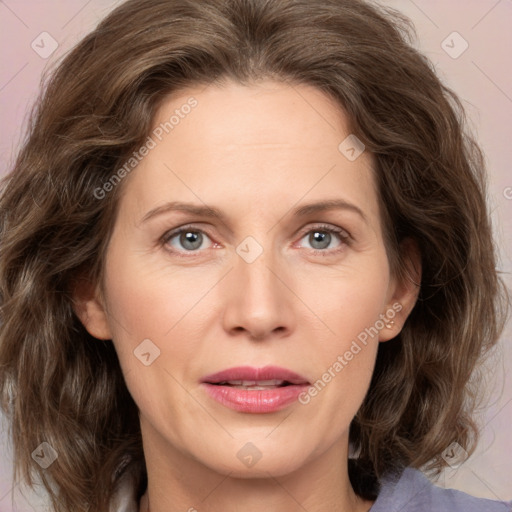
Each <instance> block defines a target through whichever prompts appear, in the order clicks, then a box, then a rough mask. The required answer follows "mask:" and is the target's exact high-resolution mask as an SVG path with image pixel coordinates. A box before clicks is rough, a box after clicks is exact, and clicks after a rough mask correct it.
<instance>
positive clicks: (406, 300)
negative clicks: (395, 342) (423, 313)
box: [379, 238, 422, 341]
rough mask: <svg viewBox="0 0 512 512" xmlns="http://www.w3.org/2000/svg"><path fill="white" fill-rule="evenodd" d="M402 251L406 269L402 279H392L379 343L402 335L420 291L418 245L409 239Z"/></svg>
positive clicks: (404, 243)
mask: <svg viewBox="0 0 512 512" xmlns="http://www.w3.org/2000/svg"><path fill="white" fill-rule="evenodd" d="M400 251H401V254H402V259H403V261H404V262H405V269H403V270H404V271H403V272H401V275H402V277H398V276H396V277H393V278H392V279H391V282H390V289H389V295H390V296H389V299H388V303H387V304H386V310H385V311H383V312H382V315H381V318H382V319H383V322H384V328H383V329H381V330H380V333H379V341H388V340H390V339H392V338H394V337H395V336H397V335H398V334H399V333H400V331H401V330H402V328H403V326H404V324H405V321H406V320H407V317H408V316H409V314H410V313H411V311H412V309H413V308H414V305H415V304H416V301H417V299H418V294H419V291H420V284H421V270H422V269H421V253H420V250H419V248H418V244H417V243H416V241H415V240H413V239H412V238H407V239H405V240H403V241H402V243H401V244H400Z"/></svg>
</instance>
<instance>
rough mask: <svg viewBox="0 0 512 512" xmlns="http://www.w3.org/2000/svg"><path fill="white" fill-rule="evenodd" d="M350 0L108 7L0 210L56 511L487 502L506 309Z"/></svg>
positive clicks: (437, 142)
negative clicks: (463, 462)
mask: <svg viewBox="0 0 512 512" xmlns="http://www.w3.org/2000/svg"><path fill="white" fill-rule="evenodd" d="M407 33H408V32H407V21H406V19H404V18H403V17H401V16H399V15H398V14H397V13H392V12H391V11H389V12H386V11H385V10H383V9H378V8H376V7H373V6H371V5H369V4H366V3H362V2H360V1H358V0H330V1H324V0H323V1H311V0H308V1H307V2H306V1H299V0H293V1H285V0H272V1H262V0H258V1H256V0H206V1H201V2H199V1H193V0H173V1H169V0H151V1H149V0H130V1H128V2H126V3H124V4H122V5H121V6H119V7H118V8H116V9H115V10H114V11H113V12H112V13H111V14H110V15H109V16H108V17H107V18H106V19H105V20H104V21H103V22H102V23H101V24H100V25H99V27H98V28H97V29H96V30H95V31H94V32H92V33H91V34H90V35H88V36H87V37H86V38H85V39H84V40H83V41H82V42H81V43H80V44H79V45H78V46H77V47H76V48H75V49H74V50H73V51H72V52H71V53H70V54H69V55H68V57H67V58H66V59H65V60H64V61H63V62H62V64H61V65H60V66H59V68H58V70H57V72H56V73H55V75H54V76H53V77H52V79H51V81H50V82H49V84H48V86H47V89H46V91H45V95H44V96H43V98H42V99H41V102H40V105H39V108H38V110H37V113H36V116H35V119H34V122H33V126H32V129H31V133H30V136H29V138H28V139H27V142H26V144H25V146H24V147H23V149H22V151H21V152H20V155H19V157H18V159H17V162H16V164H15V167H14V169H13V171H12V173H11V174H10V175H9V176H8V177H7V178H6V180H5V183H4V189H3V191H2V196H1V199H0V204H1V212H2V214H1V244H0V251H1V270H0V287H1V288H0V290H1V297H2V326H1V338H0V362H1V366H2V374H1V380H0V385H1V389H2V396H3V408H4V409H5V411H6V412H7V413H8V414H9V415H10V418H11V425H12V435H13V441H14V450H15V456H16V464H17V468H18V469H19V471H20V475H21V476H22V477H23V478H24V479H26V480H27V481H30V473H31V471H36V472H37V473H38V475H39V476H40V477H41V479H42V481H43V483H44V484H45V486H46V487H47V490H48V492H49V494H50V497H51V499H52V504H53V508H54V510H55V511H57V512H60V511H64V510H74V511H82V510H83V511H85V510H89V511H107V510H117V511H121V510H122V511H137V510H139V511H140V512H146V511H148V510H151V512H163V511H172V512H174V511H181V510H189V511H193V510H198V511H201V510H212V511H217V510H218V511H220V510H223V511H229V510H237V509H239V508H244V509H248V510H254V511H259V510H262V511H263V510H265V511H268V510H280V511H283V510H290V511H292V510H293V511H295V510H308V511H320V510H322V511H323V510H343V511H354V512H356V511H357V512H360V511H361V512H362V511H368V510H371V511H372V512H379V511H384V510H386V511H388V510H400V509H402V510H450V511H453V510H456V511H458V510H460V511H462V510H464V511H476V510H478V511H480V510H488V511H503V512H504V511H506V510H510V503H508V504H507V503H505V502H498V501H491V500H482V499H477V498H473V497H471V496H469V495H466V494H463V493H460V492H455V491H446V490H442V489H438V488H436V487H434V486H432V485H431V484H430V483H429V481H428V480H427V479H426V478H425V476H423V475H422V473H421V472H420V471H419V470H420V469H421V470H423V471H425V472H427V471H428V472H430V471H431V472H433V473H436V472H439V471H440V470H441V469H442V468H443V467H444V466H445V465H446V461H445V458H446V457H445V458H443V456H442V455H443V453H444V452H445V450H446V449H447V448H448V447H461V448H463V449H464V450H465V451H466V452H467V453H469V454H470V453H472V451H473V450H474V447H475V444H476V439H477V429H476V427H475V424H474V422H473V420H472V411H473V406H474V403H475V400H476V390H477V389H478V382H477V381H476V379H474V378H473V379H472V380H471V381H470V376H471V375H472V373H473V370H474V369H475V367H476V366H477V364H479V362H480V357H481V356H482V355H483V353H485V352H487V351H488V350H490V349H491V348H492V347H493V346H494V345H495V343H496V340H497V339H498V336H499V334H500V332H501V328H502V326H503V320H504V314H503V313H504V311H505V305H506V298H505V294H504V292H503V291H502V290H503V288H502V284H501V282H500V280H499V278H498V276H497V274H496V270H495V254H494V251H493V243H492V238H491V227H490V223H489V217H488V212H487V208H486V204H485V200H484V197H485V173H484V170H483V169H484V166H483V159H482V154H481V152H480V150H479V148H478V146H477V144H476V143H475V142H474V141H473V140H472V139H471V138H470V137H469V136H467V135H465V133H464V131H463V121H464V113H463V109H462V106H461V104H460V102H459V100H458V99H457V97H456V96H455V95H454V94H453V93H452V92H451V91H450V90H449V89H447V88H446V87H445V86H443V85H442V84H441V83H440V81H439V79H438V78H437V77H436V76H435V74H434V72H433V70H432V67H431V66H430V64H429V63H428V62H427V61H426V59H425V58H424V57H422V56H421V55H420V54H418V53H417V52H416V51H415V50H414V49H412V48H411V47H410V46H409V44H408V43H407V41H406V39H407Z"/></svg>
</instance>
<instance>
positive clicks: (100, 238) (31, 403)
mask: <svg viewBox="0 0 512 512" xmlns="http://www.w3.org/2000/svg"><path fill="white" fill-rule="evenodd" d="M414 37H415V31H414V27H413V26H412V24H411V23H410V21H409V20H408V19H407V18H405V17H404V16H403V15H401V14H400V13H399V12H397V11H395V10H393V9H390V8H385V7H377V6H374V5H372V4H369V3H366V2H363V1H360V0H130V1H128V2H126V3H124V4H122V5H120V6H119V7H118V8H116V9H115V10H114V11H113V12H112V13H111V14H110V15H108V16H107V17H106V18H105V20H104V21H102V22H101V23H100V25H99V26H98V27H97V28H96V29H95V30H94V31H93V32H92V33H90V34H89V35H87V36H86V37H85V38H84V39H83V40H82V41H81V42H80V43H79V44H78V45H77V46H76V47H75V48H74V49H73V50H72V51H71V52H70V53H69V54H68V55H67V56H66V58H64V59H63V61H62V62H61V63H60V64H59V66H58V67H57V69H56V70H55V72H54V73H52V74H51V76H50V78H49V79H48V80H46V82H45V83H44V84H43V87H42V91H43V92H42V93H41V96H40V98H38V101H37V102H36V107H35V110H34V112H33V115H32V117H31V123H30V126H29V130H28V133H27V137H26V139H25V142H24V144H23V147H22V148H21V150H20V152H19V154H18V156H17V159H16V161H15V163H14V166H13V168H12V170H11V172H10V173H9V174H8V175H7V176H6V177H5V179H4V181H3V188H2V191H1V197H0V300H1V325H0V368H1V375H0V391H1V397H2V407H3V409H4V410H5V412H6V413H7V414H8V417H9V420H10V425H11V434H12V439H13V446H14V455H15V468H16V472H15V478H19V476H21V477H22V478H23V479H24V480H26V481H27V482H29V483H30V482H31V481H32V476H33V474H35V473H37V474H38V475H39V477H40V478H41V479H42V481H43V483H44V484H45V486H46V487H47V490H48V492H49V494H50V497H51V500H52V504H53V507H54V509H55V511H57V512H61V511H62V512H63V511H69V510H73V511H76V512H81V511H86V510H87V511H94V512H105V511H107V510H108V502H109V500H110V498H111V496H112V493H113V490H114V488H115V485H116V482H117V478H118V477H119V475H120V471H116V470H120V469H121V468H122V463H123V461H125V462H124V463H125V464H126V463H128V464H129V467H131V468H132V469H134V472H135V474H136V476H137V479H136V485H137V489H138V491H137V492H138V495H139V496H140V494H141V493H142V491H143V489H144V486H145V485H146V479H147V476H146V470H145V464H144V456H143V450H142V443H141V434H140V426H139V420H138V410H137V406H136V404H135V403H134V401H133V399H132V398H131V396H130V394H129V393H128V390H127V388H126V386H125V383H124V379H123V375H122V372H121V369H120V366H119V363H118V359H117V356H116V353H115V350H114V348H113V345H112V343H111V342H110V341H102V340H97V339H94V338H93V337H91V335H89V334H88V332H87V331H86V330H85V328H84V327H83V325H82V324H81V323H80V321H79V320H78V318H77V316H76V315H75V313H74V310H73V290H74V286H75V284H76V282H77V280H78V279H87V280H88V281H89V282H93V283H94V282H98V281H100V280H101V279H102V268H103V261H104V258H105V252H106V248H107V245H108V242H109V236H110V233H111V232H112V228H113V225H114V222H115V218H116V211H117V203H118V198H119V195H120V194H121V193H122V190H123V186H124V184H125V182H121V183H120V184H119V185H118V186H117V187H115V188H114V189H113V190H112V191H111V192H109V194H108V197H106V198H105V199H98V198H97V194H95V190H97V189H98V187H101V186H102V185H103V184H104V183H106V182H107V181H108V179H109V178H110V177H111V176H112V174H113V172H114V171H115V170H116V169H118V168H119V167H120V166H121V165H122V164H123V163H124V162H125V161H126V159H127V158H128V157H129V155H130V154H131V153H132V152H133V151H134V150H135V149H137V148H139V147H140V146H141V144H142V143H143V141H144V140H145V139H146V137H147V136H148V134H149V133H150V130H151V128H152V121H153V119H154V115H155V112H156V110H157V109H158V107H159V105H160V104H161V103H162V101H163V100H164V99H165V98H166V96H167V95H169V94H171V93H173V92H175V91H178V90H183V89H184V88H186V87H187V86H192V85H197V84H210V83H217V82H220V81H222V80H225V79H231V80H235V81H237V82H239V83H241V84H251V83H254V82H255V81H258V80H262V79H273V80H278V81H282V82H287V83H289V84H308V85H312V86H315V87H316V88H318V89H319V90H321V91H323V92H324V93H325V94H326V95H328V96H330V97H332V98H334V99H335V100H336V101H337V103H338V104H339V105H340V107H341V108H342V109H343V110H344V111H345V112H346V114H347V116H348V118H349V119H350V122H351V125H350V128H351V133H354V134H356V135H357V137H358V138H359V139H360V140H362V141H363V142H364V144H365V146H366V149H367V150H368V151H371V152H372V153H373V154H374V155H375V161H376V165H375V168H374V174H375V180H376V183H377V185H378V190H379V196H380V200H381V210H382V216H383V219H384V230H385V240H386V249H387V252H388V255H389V260H390V263H391V268H392V272H393V273H395V274H396V275H400V276H404V275H405V272H406V269H407V261H405V260H404V257H403V254H404V252H403V250H402V245H401V243H402V241H403V240H406V239H413V240H415V241H416V244H417V246H418V248H419V251H420V253H421V261H422V278H421V283H419V284H420V291H419V298H418V301H417V303H416V305H415V307H414V309H413V311H412V313H411V314H410V316H409V318H408V320H407V321H406V323H405V325H404V327H403V330H402V332H401V333H400V334H399V335H398V336H397V337H396V338H395V339H394V340H392V341H390V342H387V343H381V344H380V347H379V351H378V356H377V362H376V368H375V372H374V375H373V379H372V382H371V385H370V388H369V391H368V394H367V396H366V398H365V400H364V403H363V404H362V406H361V408H360V410H359V412H358V413H357V416H356V417H355V419H354V420H353V422H352V425H351V430H350V441H351V443H352V445H353V447H354V448H355V452H356V453H357V459H356V461H355V462H354V463H353V464H351V465H350V468H351V470H350V477H351V480H352V484H353V486H354V489H355V490H356V492H358V493H359V494H360V495H361V496H363V497H366V498H375V493H376V491H375V489H372V486H371V485H367V483H368V482H371V481H373V482H374V481H375V478H374V479H373V480H372V477H376V478H379V477H380V476H381V475H383V474H384V473H386V472H387V471H392V470H397V469H400V468H403V467H405V466H412V467H417V468H422V469H424V470H440V469H441V468H442V467H443V464H444V460H443V459H442V458H440V454H441V452H442V451H443V450H444V449H445V448H446V447H447V446H448V445H450V443H452V442H453V441H457V442H458V443H459V444H460V445H461V446H463V447H464V448H465V449H466V450H467V451H468V452H470V453H471V452H472V451H473V449H474V445H475V442H476V439H477V431H478V429H477V427H476V425H475V422H474V420H473V419H472V415H473V409H474V407H475V404H476V401H475V400H476V397H477V394H476V391H477V390H478V387H479V382H480V381H479V373H478V372H476V373H475V371H474V370H475V368H478V367H479V366H478V362H479V360H480V358H481V357H483V355H484V354H485V353H487V352H488V351H489V349H490V348H491V347H493V346H494V345H495V343H496V341H497V339H498V336H499V334H500V332H501V329H502V327H503V321H504V317H505V315H504V314H503V313H504V312H505V307H506V304H505V299H506V295H505V292H504V287H503V285H502V282H501V280H500V278H499V275H498V273H497V271H496V259H495V249H494V245H493V240H492V236H491V226H490V220H489V214H488V210H487V206H486V201H485V199H486V183H485V179H486V178H485V165H484V157H483V154H482V151H481V150H480V149H479V147H478V145H477V143H476V142H475V141H474V139H473V138H472V136H470V135H469V134H468V133H467V129H466V119H465V112H464V109H463V106H462V103H461V101H460V100H459V99H458V97H457V96H456V94H455V93H454V92H453V91H451V90H450V89H448V88H447V87H446V86H445V85H443V84H442V82H441V81H440V80H439V78H438V77H437V76H436V74H435V71H434V68H433V66H432V65H431V63H430V61H428V59H426V58H425V57H424V56H423V55H421V54H420V53H419V52H418V51H416V50H415V49H413V46H412V42H413V40H414ZM199 108H200V107H199ZM134 172H136V171H134ZM125 181H126V180H125ZM43 441H46V442H48V443H49V444H50V445H51V446H52V447H53V448H54V449H55V450H56V451H57V453H58V458H57V460H56V461H55V462H54V463H53V464H52V465H51V466H50V467H49V468H47V469H42V468H41V467H39V465H37V464H35V463H34V461H33V460H32V457H31V453H32V452H33V451H34V449H35V448H36V447H37V446H38V445H39V444H40V443H41V442H43ZM126 455H128V456H129V457H130V458H129V459H125V458H124V457H125V456H126ZM128 461H129V462H128ZM342 463H346V462H344V461H340V464H342Z"/></svg>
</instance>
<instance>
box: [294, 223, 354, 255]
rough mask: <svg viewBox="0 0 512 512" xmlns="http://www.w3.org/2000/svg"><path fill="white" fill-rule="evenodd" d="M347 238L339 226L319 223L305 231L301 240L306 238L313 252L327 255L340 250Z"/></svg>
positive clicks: (346, 242)
mask: <svg viewBox="0 0 512 512" xmlns="http://www.w3.org/2000/svg"><path fill="white" fill-rule="evenodd" d="M349 238H350V237H349V234H348V233H347V232H346V231H345V230H343V229H341V228H338V227H334V226H327V225H321V226H316V227H315V228H313V229H310V230H309V231H307V232H306V235H305V236H303V237H302V238H301V240H307V242H308V243H309V244H310V245H311V248H312V250H313V252H314V253H315V254H322V255H329V254H333V253H335V252H338V251H340V250H342V249H343V248H344V246H345V245H347V244H348V242H349Z"/></svg>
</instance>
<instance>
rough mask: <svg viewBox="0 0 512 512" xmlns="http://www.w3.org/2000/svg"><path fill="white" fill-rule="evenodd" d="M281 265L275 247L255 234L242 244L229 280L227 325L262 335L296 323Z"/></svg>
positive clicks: (227, 326) (239, 246) (287, 327)
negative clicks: (260, 241)
mask: <svg viewBox="0 0 512 512" xmlns="http://www.w3.org/2000/svg"><path fill="white" fill-rule="evenodd" d="M280 268H282V265H281V264H279V262H278V261H277V258H276V256H275V253H274V251H273V249H272V248H271V247H263V244H260V243H259V242H257V241H256V240H255V239H252V237H247V238H246V239H244V240H243V241H242V242H241V243H240V244H239V245H238V247H237V255H236V259H235V263H234V268H233V270H232V272H230V274H231V275H230V281H229V283H228V286H229V289H228V291H227V293H228V300H227V301H226V308H227V309H226V311H225V321H226V322H227V325H226V326H225V327H226V328H227V329H229V330H233V329H236V330H240V329H242V328H243V329H244V330H246V331H248V332H250V333H251V335H252V336H254V337H258V338H260V337H264V336H265V335H267V334H269V333H271V332H272V331H274V330H276V329H280V330H282V329H285V328H286V329H290V328H291V327H292V321H293V315H292V311H291V303H290V300H291V297H290V292H289V291H287V289H286V286H285V285H284V284H283V282H281V279H283V277H281V276H280V273H281V270H280Z"/></svg>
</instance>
